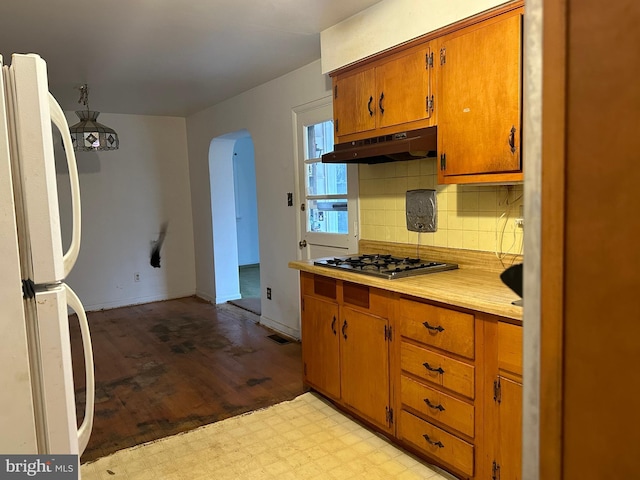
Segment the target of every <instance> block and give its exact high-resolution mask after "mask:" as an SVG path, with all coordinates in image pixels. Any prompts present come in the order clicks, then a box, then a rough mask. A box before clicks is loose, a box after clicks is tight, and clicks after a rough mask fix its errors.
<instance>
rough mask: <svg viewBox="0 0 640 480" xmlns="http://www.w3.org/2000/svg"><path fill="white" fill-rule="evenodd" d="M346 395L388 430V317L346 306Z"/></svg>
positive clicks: (343, 326) (343, 330)
mask: <svg viewBox="0 0 640 480" xmlns="http://www.w3.org/2000/svg"><path fill="white" fill-rule="evenodd" d="M340 320H341V323H340V329H341V331H340V333H341V335H342V338H341V341H342V345H341V360H342V399H343V401H344V402H345V403H346V404H347V405H349V406H350V407H353V408H355V409H357V410H358V411H359V412H360V413H361V414H362V415H364V416H365V417H367V418H368V419H369V420H370V421H372V422H374V423H375V424H377V425H379V426H380V427H382V428H384V429H386V430H388V429H389V425H388V423H387V417H386V412H387V409H388V408H389V407H390V405H389V348H388V342H387V340H386V335H385V331H386V329H387V328H388V322H387V320H386V319H384V318H381V317H376V316H374V315H368V314H365V313H362V312H359V311H357V310H353V309H351V308H349V307H343V308H342V311H341V316H340Z"/></svg>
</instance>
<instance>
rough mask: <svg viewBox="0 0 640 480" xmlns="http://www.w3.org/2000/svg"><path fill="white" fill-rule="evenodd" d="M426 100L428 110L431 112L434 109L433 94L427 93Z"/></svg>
mask: <svg viewBox="0 0 640 480" xmlns="http://www.w3.org/2000/svg"><path fill="white" fill-rule="evenodd" d="M425 100H426V106H427V112H430V111H432V110H433V95H431V96H429V95H427V96H426V97H425Z"/></svg>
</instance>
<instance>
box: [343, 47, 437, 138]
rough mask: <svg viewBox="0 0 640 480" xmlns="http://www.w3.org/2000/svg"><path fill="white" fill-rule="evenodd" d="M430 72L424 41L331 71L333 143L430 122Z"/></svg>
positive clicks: (430, 58) (428, 49)
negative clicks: (341, 70) (363, 63)
mask: <svg viewBox="0 0 640 480" xmlns="http://www.w3.org/2000/svg"><path fill="white" fill-rule="evenodd" d="M434 76H435V73H434V68H433V54H432V51H431V47H430V45H429V44H428V43H427V44H424V45H419V46H417V47H413V48H411V49H409V50H406V51H402V52H400V53H397V54H394V55H392V56H388V57H384V58H382V59H380V60H377V61H376V62H374V63H373V64H368V65H367V66H365V67H360V68H357V69H355V70H352V71H347V72H345V73H340V74H338V75H336V76H335V77H334V78H333V97H334V98H333V117H334V128H335V135H336V143H342V142H345V141H350V140H357V139H359V138H364V137H370V136H374V135H387V134H391V133H397V132H399V131H404V130H407V129H408V128H422V127H427V126H431V125H433V124H434V123H435V115H434V92H433V89H432V87H433V86H434V84H435V79H434Z"/></svg>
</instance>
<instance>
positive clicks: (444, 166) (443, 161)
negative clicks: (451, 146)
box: [440, 153, 447, 170]
mask: <svg viewBox="0 0 640 480" xmlns="http://www.w3.org/2000/svg"><path fill="white" fill-rule="evenodd" d="M446 169H447V154H446V153H442V154H440V170H446Z"/></svg>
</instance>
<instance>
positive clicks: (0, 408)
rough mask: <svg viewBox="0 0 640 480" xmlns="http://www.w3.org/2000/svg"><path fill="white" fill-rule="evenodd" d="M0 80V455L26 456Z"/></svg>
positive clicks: (21, 332) (29, 434)
mask: <svg viewBox="0 0 640 480" xmlns="http://www.w3.org/2000/svg"><path fill="white" fill-rule="evenodd" d="M1 65H2V57H1V56H0V66H1ZM4 71H5V70H4V69H3V72H4ZM3 76H4V73H2V74H0V272H2V276H1V278H0V365H1V367H0V412H1V413H0V452H2V453H4V454H29V453H38V444H37V439H36V427H35V417H34V411H33V397H32V392H31V373H30V371H29V352H28V347H27V331H26V324H25V316H24V307H23V302H22V288H21V282H20V278H21V276H20V258H19V255H18V237H17V233H16V219H15V206H14V200H13V187H12V184H11V162H10V161H9V140H8V128H7V116H6V107H5V96H4V79H3Z"/></svg>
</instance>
